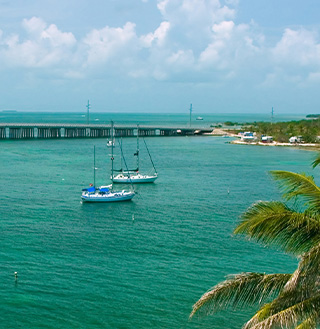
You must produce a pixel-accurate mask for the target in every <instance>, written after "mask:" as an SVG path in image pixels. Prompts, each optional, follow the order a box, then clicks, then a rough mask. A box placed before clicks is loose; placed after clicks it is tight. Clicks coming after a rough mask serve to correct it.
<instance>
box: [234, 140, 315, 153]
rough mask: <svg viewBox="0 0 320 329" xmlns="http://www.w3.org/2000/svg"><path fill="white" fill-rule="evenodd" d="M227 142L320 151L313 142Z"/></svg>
mask: <svg viewBox="0 0 320 329" xmlns="http://www.w3.org/2000/svg"><path fill="white" fill-rule="evenodd" d="M229 143H230V144H238V145H258V146H280V147H281V146H282V147H294V148H299V149H302V150H310V151H320V144H315V143H280V142H271V143H262V142H243V141H240V140H233V141H231V142H229Z"/></svg>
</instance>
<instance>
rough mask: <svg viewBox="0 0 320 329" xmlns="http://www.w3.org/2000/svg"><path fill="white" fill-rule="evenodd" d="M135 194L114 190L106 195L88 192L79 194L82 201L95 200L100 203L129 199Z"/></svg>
mask: <svg viewBox="0 0 320 329" xmlns="http://www.w3.org/2000/svg"><path fill="white" fill-rule="evenodd" d="M134 196H135V193H134V192H125V193H122V192H114V193H109V194H106V195H100V194H97V193H95V194H88V193H84V194H82V195H81V200H82V201H83V202H96V203H102V202H121V201H130V200H131V199H132V198H133V197H134Z"/></svg>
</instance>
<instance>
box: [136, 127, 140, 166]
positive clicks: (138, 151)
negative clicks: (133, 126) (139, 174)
mask: <svg viewBox="0 0 320 329" xmlns="http://www.w3.org/2000/svg"><path fill="white" fill-rule="evenodd" d="M139 153H140V150H139V125H137V153H136V154H137V170H139V166H140V163H139Z"/></svg>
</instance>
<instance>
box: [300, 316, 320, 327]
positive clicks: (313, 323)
mask: <svg viewBox="0 0 320 329" xmlns="http://www.w3.org/2000/svg"><path fill="white" fill-rule="evenodd" d="M295 329H317V321H316V319H315V318H314V317H310V318H308V319H306V320H304V321H303V322H302V323H300V324H299V325H298V326H297V327H296V328H295Z"/></svg>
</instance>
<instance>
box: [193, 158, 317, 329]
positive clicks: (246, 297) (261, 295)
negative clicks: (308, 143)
mask: <svg viewBox="0 0 320 329" xmlns="http://www.w3.org/2000/svg"><path fill="white" fill-rule="evenodd" d="M319 164H320V155H319V157H318V158H317V159H316V160H315V161H314V162H313V167H316V166H317V165H319ZM271 173H272V176H273V177H274V178H275V179H276V180H277V181H278V182H279V185H280V188H281V190H282V192H283V197H284V199H285V202H277V201H271V202H258V203H256V204H254V205H253V206H251V207H250V208H249V209H248V210H247V211H246V212H245V213H244V214H243V215H242V217H241V221H240V224H239V225H238V226H237V228H236V229H235V231H234V233H235V234H244V235H246V236H247V237H249V238H251V239H254V240H256V241H258V242H261V243H263V244H264V245H266V246H277V247H279V248H280V249H282V250H283V251H285V252H287V253H290V254H293V255H295V256H297V257H298V258H299V259H300V261H299V264H298V267H297V269H296V271H295V272H294V273H292V274H265V273H241V274H237V275H233V276H230V277H228V278H227V280H226V281H224V282H221V283H219V284H218V285H216V286H214V287H213V288H211V289H210V290H209V291H208V292H206V293H205V294H204V295H203V296H202V297H201V298H200V299H199V300H198V301H197V302H196V303H195V304H194V305H193V310H192V313H191V314H190V318H192V317H193V316H194V315H195V314H199V315H201V314H206V315H207V314H213V313H215V312H217V311H219V310H221V309H226V308H228V307H229V308H230V307H231V308H237V307H239V308H243V307H246V306H248V305H250V306H251V305H257V306H259V307H260V309H259V310H258V311H257V312H256V313H255V315H254V316H253V317H252V318H251V319H250V320H249V321H248V322H247V323H245V324H244V326H243V328H244V329H249V328H252V329H253V328H254V329H269V328H296V329H316V328H317V327H318V325H320V188H319V187H318V186H317V185H316V184H315V182H314V179H313V177H311V176H307V175H304V174H296V173H292V172H287V171H272V172H271ZM290 200H294V201H295V202H294V203H293V206H291V207H290V206H289V205H288V201H290ZM299 201H303V202H304V203H303V205H301V204H300V203H299ZM290 204H291V203H290ZM299 205H300V208H301V209H302V210H300V211H298V210H297V208H298V206H299Z"/></svg>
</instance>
